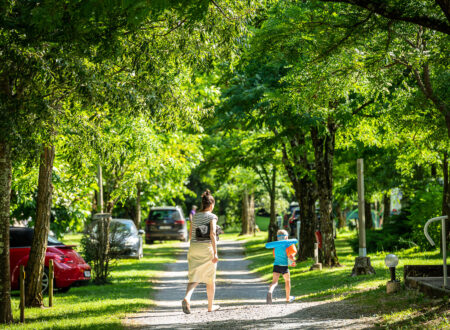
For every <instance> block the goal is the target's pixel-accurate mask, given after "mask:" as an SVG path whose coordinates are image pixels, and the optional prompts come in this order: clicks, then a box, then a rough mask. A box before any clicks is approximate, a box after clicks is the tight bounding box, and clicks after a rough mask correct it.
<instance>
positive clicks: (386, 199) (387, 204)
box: [380, 192, 391, 225]
mask: <svg viewBox="0 0 450 330" xmlns="http://www.w3.org/2000/svg"><path fill="white" fill-rule="evenodd" d="M383 207H384V210H383V225H384V224H386V223H387V221H388V219H389V216H390V214H391V193H390V192H387V193H385V194H384V195H383ZM380 225H381V224H380Z"/></svg>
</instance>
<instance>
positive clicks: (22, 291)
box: [19, 265, 25, 323]
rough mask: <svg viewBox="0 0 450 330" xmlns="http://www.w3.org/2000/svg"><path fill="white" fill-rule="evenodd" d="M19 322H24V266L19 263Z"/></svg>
mask: <svg viewBox="0 0 450 330" xmlns="http://www.w3.org/2000/svg"><path fill="white" fill-rule="evenodd" d="M19 280H20V322H21V323H24V322H25V267H24V265H20V276H19Z"/></svg>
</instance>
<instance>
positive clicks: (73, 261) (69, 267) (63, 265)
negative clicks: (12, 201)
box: [9, 227, 91, 292]
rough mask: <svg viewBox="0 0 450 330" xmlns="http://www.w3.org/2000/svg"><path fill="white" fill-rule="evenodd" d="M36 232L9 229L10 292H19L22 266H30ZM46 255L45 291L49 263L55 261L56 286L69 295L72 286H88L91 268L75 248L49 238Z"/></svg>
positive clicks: (43, 287)
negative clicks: (29, 259) (32, 243)
mask: <svg viewBox="0 0 450 330" xmlns="http://www.w3.org/2000/svg"><path fill="white" fill-rule="evenodd" d="M33 234H34V229H33V228H24V227H11V228H10V230H9V244H10V249H9V262H10V273H11V289H12V290H19V275H20V266H21V265H24V266H26V264H27V263H28V258H29V255H30V247H31V242H32V240H33ZM47 244H48V246H47V251H46V253H45V262H44V264H45V268H44V276H43V278H42V291H43V292H46V291H47V289H48V282H49V281H48V279H49V277H48V263H49V260H50V259H52V260H53V265H54V266H53V267H54V275H55V280H54V287H55V288H57V289H59V291H62V292H67V291H68V290H69V289H70V287H71V286H74V285H80V284H85V283H87V282H88V281H89V280H90V279H91V267H90V266H89V265H88V264H87V263H86V262H85V261H84V259H83V258H82V257H81V256H80V255H79V254H78V253H77V252H76V251H75V250H74V249H73V245H65V244H63V243H61V242H59V241H58V240H57V239H56V238H54V237H52V236H49V237H48V243H47Z"/></svg>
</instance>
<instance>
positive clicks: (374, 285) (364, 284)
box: [245, 230, 449, 327]
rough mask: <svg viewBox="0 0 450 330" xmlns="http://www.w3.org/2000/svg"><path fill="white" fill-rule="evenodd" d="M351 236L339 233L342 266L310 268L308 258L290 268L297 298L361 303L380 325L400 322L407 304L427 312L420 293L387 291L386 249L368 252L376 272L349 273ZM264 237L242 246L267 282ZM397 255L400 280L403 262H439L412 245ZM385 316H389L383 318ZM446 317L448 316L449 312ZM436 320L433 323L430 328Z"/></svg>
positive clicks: (259, 235)
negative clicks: (379, 321)
mask: <svg viewBox="0 0 450 330" xmlns="http://www.w3.org/2000/svg"><path fill="white" fill-rule="evenodd" d="M353 235H355V234H354V233H353V232H350V231H348V230H342V231H340V232H338V237H337V239H336V249H337V253H338V257H339V262H340V264H341V267H335V268H324V269H323V270H321V271H318V270H315V271H310V270H309V269H310V267H311V265H312V264H313V262H312V260H307V261H303V262H300V263H298V264H297V266H296V267H293V268H291V269H290V272H291V286H292V294H293V295H295V296H297V299H298V300H324V299H333V300H348V301H349V302H352V303H355V305H358V306H363V308H364V310H365V312H366V313H371V314H376V315H379V316H380V318H381V319H382V321H381V325H386V324H394V323H395V322H400V323H401V322H403V321H404V319H403V316H402V315H408V314H411V313H412V312H411V310H410V309H409V308H410V306H415V307H414V308H413V309H414V310H417V314H418V315H422V314H424V313H426V310H427V308H429V306H430V304H431V305H433V304H434V301H432V300H430V299H428V298H426V297H424V296H423V295H422V294H418V293H416V292H412V291H406V290H402V291H401V292H399V293H397V294H394V295H387V294H386V282H387V281H388V280H389V279H390V273H389V270H388V269H387V268H386V266H385V264H384V258H385V257H386V255H387V254H388V252H378V253H376V254H371V255H369V256H370V259H371V263H372V266H373V267H374V268H375V271H376V274H375V275H362V276H356V277H351V276H350V274H351V272H352V268H353V266H354V262H355V257H356V256H357V255H356V254H355V253H353V251H352V249H351V247H350V245H349V243H348V242H349V240H350V239H351V237H352V236H353ZM266 239H267V236H266V233H265V232H261V233H257V235H256V236H254V237H247V241H246V242H245V248H246V253H247V257H246V258H247V259H248V260H249V261H250V262H251V266H250V268H251V270H252V271H254V272H257V273H258V275H260V276H261V277H262V278H263V279H265V280H266V281H270V280H271V279H272V263H273V255H272V251H271V250H269V249H265V248H264V244H265V243H266ZM396 254H397V255H398V257H399V260H400V261H399V265H398V267H397V278H398V279H400V280H402V281H403V268H404V266H405V265H412V264H422V265H423V264H435V265H436V264H442V258H441V257H440V255H439V251H438V250H435V251H427V252H419V251H418V250H417V249H414V248H412V249H408V250H403V251H397V252H396ZM430 308H431V307H430ZM396 313H398V314H396ZM441 314H442V313H441ZM385 315H391V316H390V318H389V317H386V318H383V317H384V316H385ZM445 315H446V314H442V315H439V316H437V317H436V318H433V316H432V315H428V314H427V316H426V317H425V318H426V319H427V320H428V321H430V320H431V321H432V322H433V320H434V321H435V323H436V322H437V323H436V324H441V323H442V324H444V323H445V324H446V322H447V321H446V320H447V319H446V318H445ZM446 317H447V318H448V317H449V315H447V316H446ZM428 321H427V322H428ZM418 322H419V321H418ZM435 323H432V324H433V327H434V326H435ZM402 324H403V323H402Z"/></svg>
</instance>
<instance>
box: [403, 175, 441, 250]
mask: <svg viewBox="0 0 450 330" xmlns="http://www.w3.org/2000/svg"><path fill="white" fill-rule="evenodd" d="M442 189H443V188H442V186H440V185H438V184H436V183H429V184H427V185H426V186H425V187H424V189H422V190H419V191H416V193H415V195H414V197H413V198H412V199H411V206H410V213H411V214H410V215H409V222H410V224H411V232H412V234H411V236H412V240H413V241H414V242H415V243H416V244H417V245H418V246H419V247H420V249H421V250H432V249H435V247H433V246H432V245H431V244H430V243H429V242H428V240H427V239H426V237H425V234H424V233H423V228H424V227H425V223H426V222H427V220H428V219H431V218H434V217H438V216H440V215H442V214H441V212H442ZM428 232H429V234H430V236H431V238H432V239H433V240H434V242H435V243H436V245H438V246H439V244H440V242H441V224H440V222H439V224H437V223H433V224H432V225H430V226H429V227H428Z"/></svg>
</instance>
